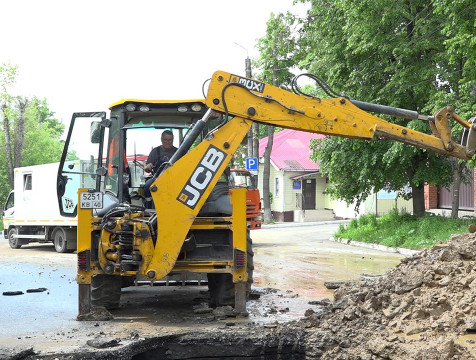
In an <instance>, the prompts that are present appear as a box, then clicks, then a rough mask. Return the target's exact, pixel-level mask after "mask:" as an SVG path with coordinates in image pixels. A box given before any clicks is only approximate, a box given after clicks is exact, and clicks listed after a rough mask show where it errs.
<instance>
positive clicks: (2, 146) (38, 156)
mask: <svg viewBox="0 0 476 360" xmlns="http://www.w3.org/2000/svg"><path fill="white" fill-rule="evenodd" d="M16 75H17V68H16V67H14V66H11V65H6V64H3V65H1V66H0V89H1V91H2V92H1V94H0V107H1V108H2V112H0V121H1V122H2V124H1V125H2V128H3V130H5V126H6V124H7V123H6V122H5V121H4V117H3V116H2V115H3V114H5V115H6V116H7V117H8V120H9V121H8V125H9V127H8V129H9V133H10V141H11V146H12V149H11V151H12V156H13V155H14V154H15V147H17V146H21V144H20V145H19V144H18V143H17V141H16V139H17V138H18V134H21V133H20V132H19V130H18V129H19V123H20V121H19V120H20V108H19V103H20V102H21V103H26V104H27V107H26V108H25V113H24V116H23V119H24V123H25V125H24V134H23V136H24V138H23V147H21V149H22V150H21V159H17V160H19V163H20V166H28V165H36V164H44V163H51V162H56V161H59V160H60V158H61V153H62V151H63V143H62V142H61V141H60V137H61V135H62V133H63V131H64V124H62V123H60V122H59V121H58V120H57V119H56V117H55V114H54V112H52V111H51V110H50V109H49V106H48V103H47V101H46V99H38V98H36V97H33V98H32V99H26V98H22V97H18V96H17V97H14V96H12V95H11V94H10V93H9V90H10V87H11V86H12V85H13V84H14V82H15V78H16ZM21 140H22V139H21V137H19V141H21ZM5 142H6V139H5V132H4V131H2V133H1V134H0V201H3V200H4V199H5V198H6V196H7V195H8V193H9V192H10V190H11V188H10V185H9V183H10V181H9V168H8V164H7V152H6V143H5ZM14 160H15V159H12V162H13V163H14Z"/></svg>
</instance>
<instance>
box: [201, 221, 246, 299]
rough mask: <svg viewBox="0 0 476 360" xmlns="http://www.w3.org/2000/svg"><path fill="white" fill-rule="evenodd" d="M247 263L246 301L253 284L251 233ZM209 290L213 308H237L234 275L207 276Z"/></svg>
mask: <svg viewBox="0 0 476 360" xmlns="http://www.w3.org/2000/svg"><path fill="white" fill-rule="evenodd" d="M246 248H247V254H246V255H247V259H246V260H247V261H246V271H247V274H248V281H247V284H246V299H248V297H249V294H250V291H251V284H252V283H253V270H254V266H253V257H254V253H253V244H252V241H251V236H250V231H249V230H248V232H247V239H246ZM207 278H208V290H209V291H210V298H211V305H212V306H226V305H230V306H233V307H234V306H235V284H234V283H233V275H231V274H207Z"/></svg>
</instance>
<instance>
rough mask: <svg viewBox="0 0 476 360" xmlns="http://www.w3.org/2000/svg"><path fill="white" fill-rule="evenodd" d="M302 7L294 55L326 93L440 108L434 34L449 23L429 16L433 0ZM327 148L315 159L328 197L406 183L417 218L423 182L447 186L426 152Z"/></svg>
mask: <svg viewBox="0 0 476 360" xmlns="http://www.w3.org/2000/svg"><path fill="white" fill-rule="evenodd" d="M302 2H310V3H311V9H310V10H309V12H308V14H307V17H306V18H304V19H297V20H296V21H297V22H299V23H300V24H301V26H302V28H301V31H300V35H301V36H300V37H299V39H298V41H297V47H296V52H295V54H296V55H295V56H296V57H295V59H296V61H297V62H299V64H300V67H303V68H307V69H310V70H311V72H313V73H316V74H318V75H322V74H325V75H326V78H327V79H328V81H329V84H330V86H331V87H333V88H336V89H338V90H339V91H341V92H343V93H345V94H346V95H348V96H350V97H352V98H357V99H359V100H363V101H369V102H374V103H382V104H385V105H390V106H397V107H403V108H408V109H413V110H417V111H419V112H424V111H430V112H434V111H436V110H438V108H436V107H435V106H434V105H432V102H433V99H434V97H435V94H436V93H437V91H438V90H439V89H438V85H437V83H438V79H439V77H440V72H441V69H440V65H439V60H440V59H441V51H442V50H441V49H442V47H441V44H442V43H443V42H444V41H445V35H444V34H443V33H442V32H441V31H438V29H441V24H444V23H446V20H447V19H445V18H444V16H443V14H441V13H435V12H434V10H435V6H436V4H435V2H434V1H429V0H404V1H401V2H397V3H389V2H387V1H383V0H377V1H370V0H364V1H361V0H340V1H330V0H313V1H305V0H303V1H302ZM363 19H364V20H363ZM435 29H436V31H435ZM391 121H392V122H396V123H398V124H399V125H403V126H407V127H410V128H413V129H417V130H419V131H424V132H429V126H428V124H426V123H422V122H420V121H415V120H410V121H409V120H402V119H391ZM328 141H329V142H330V143H329V144H327V142H328ZM325 142H326V145H323V143H324V142H321V144H320V145H321V147H320V148H319V150H318V151H317V152H316V153H315V155H314V158H315V159H320V160H321V165H320V167H321V170H323V171H325V172H327V173H328V174H329V178H330V181H331V182H332V183H334V185H335V186H334V187H333V188H332V192H333V194H334V195H335V196H336V197H338V198H341V199H344V200H346V201H349V200H357V201H358V202H359V201H361V200H363V199H365V197H366V196H367V195H368V194H370V192H373V191H378V190H380V189H389V190H397V189H402V188H403V187H404V186H405V185H409V186H410V187H411V190H412V191H411V194H412V196H413V203H414V209H413V211H414V213H415V214H417V215H420V216H421V215H423V214H424V197H423V185H424V183H425V182H432V183H434V184H436V185H448V184H449V182H450V181H451V177H450V174H451V164H450V162H449V161H448V159H446V158H445V157H443V156H440V155H437V154H434V153H432V152H428V151H425V150H421V149H417V148H414V147H411V146H407V145H403V144H401V143H397V142H392V141H383V140H379V139H376V141H373V142H363V141H359V140H351V139H335V138H329V139H328V140H325ZM355 151H358V154H357V155H356V154H354V152H355ZM344 169H346V171H347V173H345V176H344V175H342V173H341V172H342V171H343V170H344Z"/></svg>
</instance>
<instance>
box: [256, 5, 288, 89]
mask: <svg viewBox="0 0 476 360" xmlns="http://www.w3.org/2000/svg"><path fill="white" fill-rule="evenodd" d="M293 20H294V18H293V16H292V15H291V14H290V13H287V14H277V15H276V14H274V13H271V15H270V18H269V20H268V22H267V31H266V35H265V36H264V37H262V38H260V39H258V43H257V48H258V50H259V52H260V57H259V59H258V60H256V61H255V62H254V66H255V67H256V68H257V69H259V70H260V74H259V75H258V78H259V79H261V80H262V81H265V82H267V83H271V84H272V83H276V84H279V85H280V86H283V87H286V86H287V85H289V83H290V80H291V79H292V78H293V77H294V74H292V73H291V72H290V71H289V69H290V68H292V67H293V66H294V65H295V63H294V59H293V51H294V50H295V47H296V43H295V40H294V37H293V35H292V30H291V26H292V22H293Z"/></svg>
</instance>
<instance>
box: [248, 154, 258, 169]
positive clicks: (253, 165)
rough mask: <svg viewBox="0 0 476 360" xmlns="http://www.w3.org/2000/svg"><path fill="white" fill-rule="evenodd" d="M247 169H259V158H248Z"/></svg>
mask: <svg viewBox="0 0 476 360" xmlns="http://www.w3.org/2000/svg"><path fill="white" fill-rule="evenodd" d="M246 170H258V158H255V157H253V158H246Z"/></svg>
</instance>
